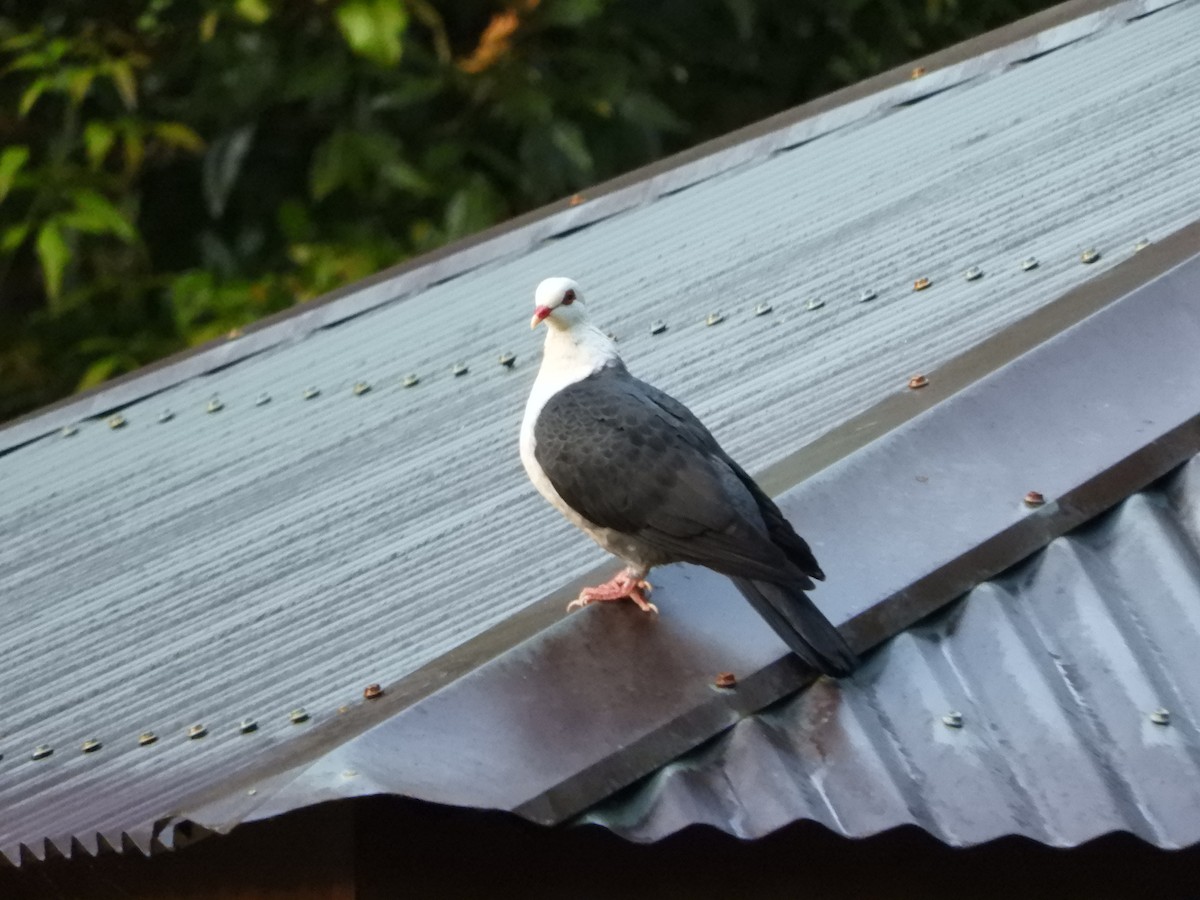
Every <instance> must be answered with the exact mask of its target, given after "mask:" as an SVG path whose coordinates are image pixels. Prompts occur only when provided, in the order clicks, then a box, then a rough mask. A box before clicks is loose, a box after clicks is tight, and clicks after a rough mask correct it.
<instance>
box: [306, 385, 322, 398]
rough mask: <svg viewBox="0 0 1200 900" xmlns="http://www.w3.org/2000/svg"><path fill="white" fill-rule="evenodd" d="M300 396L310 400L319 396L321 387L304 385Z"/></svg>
mask: <svg viewBox="0 0 1200 900" xmlns="http://www.w3.org/2000/svg"><path fill="white" fill-rule="evenodd" d="M301 396H302V397H303V398H304V399H305V400H312V399H314V398H316V397H320V396H321V389H320V388H318V387H306V388H305V389H304V393H303V394H301Z"/></svg>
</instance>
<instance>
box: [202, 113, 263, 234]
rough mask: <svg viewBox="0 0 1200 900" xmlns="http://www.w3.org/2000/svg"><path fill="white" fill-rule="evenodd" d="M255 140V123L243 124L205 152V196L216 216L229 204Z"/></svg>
mask: <svg viewBox="0 0 1200 900" xmlns="http://www.w3.org/2000/svg"><path fill="white" fill-rule="evenodd" d="M253 140H254V126H253V125H243V126H242V127H241V128H236V129H234V130H233V131H229V132H226V133H225V134H223V135H221V136H220V137H219V138H217V139H216V140H215V141H213V142H212V143H211V144H210V145H209V147H208V153H206V154H205V155H204V166H203V182H204V199H205V202H206V203H207V204H208V212H209V214H210V215H211V216H212V217H213V218H214V219H219V218H221V216H222V215H223V214H224V213H225V204H226V203H228V202H229V195H230V194H231V193H232V192H233V186H234V185H235V184H236V183H237V179H238V175H239V174H240V173H241V171H242V163H243V162H244V161H245V159H246V154H247V153H249V152H250V145H251V143H252V142H253Z"/></svg>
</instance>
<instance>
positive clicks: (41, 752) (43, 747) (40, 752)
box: [29, 744, 54, 759]
mask: <svg viewBox="0 0 1200 900" xmlns="http://www.w3.org/2000/svg"><path fill="white" fill-rule="evenodd" d="M53 752H54V748H53V747H51V746H50V745H49V744H39V745H38V746H36V747H34V748H33V752H32V753H30V754H29V758H30V759H45V758H46V757H47V756H49V755H50V754H51V753H53Z"/></svg>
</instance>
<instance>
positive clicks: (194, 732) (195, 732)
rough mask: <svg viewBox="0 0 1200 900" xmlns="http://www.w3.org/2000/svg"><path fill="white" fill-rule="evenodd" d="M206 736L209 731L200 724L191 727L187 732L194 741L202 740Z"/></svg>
mask: <svg viewBox="0 0 1200 900" xmlns="http://www.w3.org/2000/svg"><path fill="white" fill-rule="evenodd" d="M206 734H208V729H207V728H205V727H204V726H203V725H201V724H199V723H197V724H195V725H193V726H191V727H190V728H189V729H188V730H187V736H188V738H190V739H191V740H193V741H195V740H199V739H200V738H202V737H204V736H205V735H206Z"/></svg>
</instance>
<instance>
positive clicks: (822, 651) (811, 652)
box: [733, 578, 858, 677]
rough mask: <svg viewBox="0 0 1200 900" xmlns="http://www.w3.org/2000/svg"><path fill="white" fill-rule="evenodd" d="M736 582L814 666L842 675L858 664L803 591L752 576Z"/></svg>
mask: <svg viewBox="0 0 1200 900" xmlns="http://www.w3.org/2000/svg"><path fill="white" fill-rule="evenodd" d="M733 583H734V584H735V585H736V586H737V589H738V590H739V591H741V592H742V596H744V597H745V598H746V599H747V600H749V601H750V605H751V606H753V607H754V610H755V612H757V613H758V614H759V615H760V616H762V617H763V618H764V619H766V621H767V624H768V625H770V626H771V627H772V628H773V629H774V630H775V633H776V634H778V635H779V636H780V637H781V638H783V642H784V643H785V644H787V645H788V647H790V648H791V650H792V652H793V653H795V654H796V655H797V656H799V657H800V658H801V659H803V660H804V661H805V662H806V663H808V664H809V665H810V666H812V667H813V668H815V669H818V670H819V671H821V672H823V673H825V674H826V675H833V676H835V677H841V676H843V675H849V674H850V673H851V672H852V671H853V670H854V668H855V666H857V665H858V657H857V656H855V655H854V651H853V650H851V649H850V647H849V645H848V644H847V643H846V641H845V639H844V638H843V637H842V636H841V634H840V633H839V632H838V630H837V629H836V628H834V627H833V624H832V623H831V622H830V621H829V620H828V619H827V618H825V616H824V614H823V613H822V612H821V611H820V610H819V609H817V607H816V606H815V605H814V604H813V602H812V601H811V600H810V599H808V595H807V594H805V593H804V591H802V590H800V589H799V588H797V587H789V586H785V585H780V584H773V583H772V582H769V581H752V580H751V579H749V578H734V579H733Z"/></svg>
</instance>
